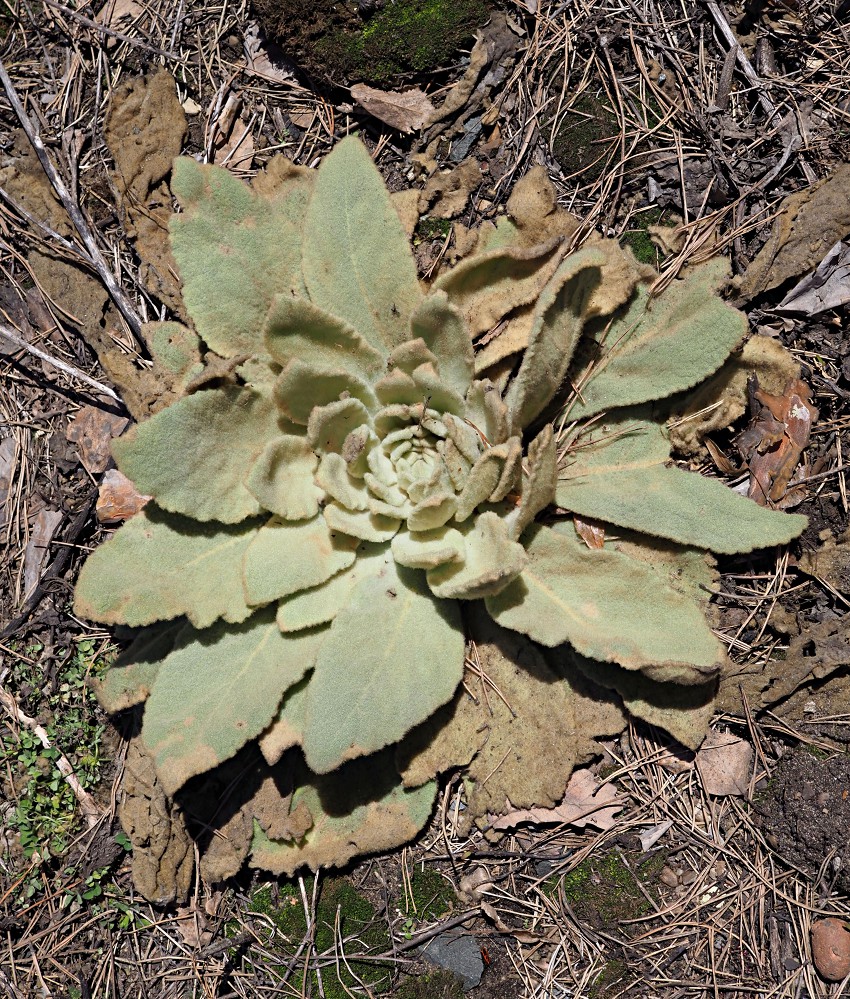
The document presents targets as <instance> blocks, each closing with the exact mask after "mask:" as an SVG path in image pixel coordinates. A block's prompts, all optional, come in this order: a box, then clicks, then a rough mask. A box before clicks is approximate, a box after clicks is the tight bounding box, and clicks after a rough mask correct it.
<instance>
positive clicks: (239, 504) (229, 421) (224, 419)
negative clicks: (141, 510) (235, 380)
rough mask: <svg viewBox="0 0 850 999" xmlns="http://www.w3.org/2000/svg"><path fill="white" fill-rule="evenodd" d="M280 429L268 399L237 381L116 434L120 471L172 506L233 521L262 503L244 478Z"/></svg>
mask: <svg viewBox="0 0 850 999" xmlns="http://www.w3.org/2000/svg"><path fill="white" fill-rule="evenodd" d="M279 436H280V430H279V429H278V421H277V409H276V407H275V405H274V403H273V402H272V400H271V398H270V397H269V396H267V395H265V394H263V393H260V392H256V391H255V390H253V389H248V388H239V387H237V386H235V385H231V386H227V387H226V388H222V389H210V390H208V391H204V392H198V393H197V394H196V395H190V396H187V397H186V398H184V399H180V400H178V401H177V402H176V403H174V405H173V406H169V407H168V408H167V409H163V410H162V411H161V412H159V413H157V414H156V415H155V416H152V417H151V418H150V419H149V420H146V421H145V422H144V423H141V424H139V425H138V426H137V427H134V428H133V429H132V430H131V431H130V432H129V433H128V434H125V436H124V437H122V438H120V439H119V440H117V441H115V443H114V444H113V447H112V450H113V453H114V455H115V461H116V463H117V464H118V467H119V468H120V469H121V471H122V472H123V473H124V474H125V475H126V476H127V477H128V478H130V479H132V480H133V482H134V484H135V486H136V488H137V489H138V490H139V492H141V493H147V494H149V495H151V496H153V497H154V498H155V499H156V501H157V503H158V505H159V506H161V507H162V508H163V509H164V510H169V511H171V512H172V513H182V514H186V515H187V516H189V517H193V518H194V519H195V520H204V521H206V520H218V521H221V522H222V523H224V524H236V523H238V522H239V521H240V520H244V519H245V518H246V517H253V516H256V515H257V514H258V513H259V512H260V510H261V507H260V504H259V503H258V502H257V500H256V498H255V497H254V496H252V495H251V493H250V492H249V490H248V488H247V486H246V485H245V482H246V480H247V478H248V475H249V473H250V471H251V468H252V466H253V465H254V463H255V462H256V460H257V459H258V458H259V456H260V454H261V453H262V451H263V449H264V448H265V447H266V445H267V444H269V443H270V442H271V441H272V440H274V439H275V438H276V437H279Z"/></svg>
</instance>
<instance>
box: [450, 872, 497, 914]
mask: <svg viewBox="0 0 850 999" xmlns="http://www.w3.org/2000/svg"><path fill="white" fill-rule="evenodd" d="M492 887H493V881H492V880H491V878H490V873H489V871H488V870H487V868H486V867H475V868H473V870H471V871H470V872H469V874H465V875H464V876H463V877H462V878H461V879H460V884H459V885H458V888H457V897H458V899H460V901H461V902H462V903H463V904H464V905H477V904H478V903H479V902H480V901H481V897H482V896H483V895H484V893H485V892H486V891H489V890H490V889H491V888H492Z"/></svg>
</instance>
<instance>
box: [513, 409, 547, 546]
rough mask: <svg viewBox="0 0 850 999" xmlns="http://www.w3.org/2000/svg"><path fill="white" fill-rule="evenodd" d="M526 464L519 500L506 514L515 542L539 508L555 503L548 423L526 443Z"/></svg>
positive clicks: (538, 511) (543, 508)
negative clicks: (512, 509)
mask: <svg viewBox="0 0 850 999" xmlns="http://www.w3.org/2000/svg"><path fill="white" fill-rule="evenodd" d="M526 464H527V467H528V475H527V476H525V477H524V478H523V480H522V499H521V500H520V505H519V508H518V509H517V511H516V514H514V515H512V516H510V517H509V520H510V521H511V537H512V538H513V540H514V541H519V539H520V537H522V533H523V531H524V530H525V529H526V527H528V525H529V524H530V523H531V522H532V521H533V520H534V518H535V517H536V516H537V514H538V513H540V511H541V510H545V509H546V507H547V506H549V504H550V503H554V502H555V485H556V482H557V474H558V456H557V451H556V447H555V434H554V432H553V430H552V424H551V423H547V424H546V426H545V427H544V428H543V429H542V430H541V431H540V433H539V434H538V435H537V436H536V437H535V438H534V440H533V441H532V442H531V444H529V446H528V461H527V463H526Z"/></svg>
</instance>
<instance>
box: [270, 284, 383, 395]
mask: <svg viewBox="0 0 850 999" xmlns="http://www.w3.org/2000/svg"><path fill="white" fill-rule="evenodd" d="M265 344H266V349H267V350H268V352H269V354H270V355H271V356H272V358H273V359H274V360H275V361H277V362H278V364H281V365H285V364H286V363H287V361H290V360H293V359H297V360H300V361H304V362H305V363H306V364H311V365H314V366H315V367H317V368H329V369H330V370H332V371H333V370H336V369H339V370H341V371H347V372H348V373H349V374H351V375H354V376H355V378H359V379H360V381H364V382H367V383H371V382H372V381H374V379H375V378H376V377H377V376H378V375H380V374H381V373H382V371H383V369H384V363H385V354H386V352H385V351H383V350H380V349H376V348H375V347H373V346H372V345H371V344H369V343H368V342H367V341H366V340H364V339H363V337H362V336H361V335H360V334H359V333H358V332H357V330H355V329H354V327H353V326H351V325H350V324H349V323H347V322H346V321H345V320H344V319H340V318H339V317H337V316H335V315H333V314H332V313H330V312H326V311H325V310H324V309H320V308H319V307H318V306H317V305H316V304H315V303H313V302H308V301H307V300H306V299H304V298H290V297H289V296H287V295H277V296H276V297H275V300H274V302H273V304H272V308H271V311H270V312H269V314H268V317H267V319H266V324H265Z"/></svg>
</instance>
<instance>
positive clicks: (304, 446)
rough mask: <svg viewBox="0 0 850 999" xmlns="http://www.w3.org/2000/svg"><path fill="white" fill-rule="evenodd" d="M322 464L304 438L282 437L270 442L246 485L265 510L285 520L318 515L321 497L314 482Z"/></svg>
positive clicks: (252, 470) (302, 518)
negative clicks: (318, 467)
mask: <svg viewBox="0 0 850 999" xmlns="http://www.w3.org/2000/svg"><path fill="white" fill-rule="evenodd" d="M318 464H319V459H318V458H317V457H316V455H315V454H314V452H313V449H312V448H311V447H310V445H309V444H308V443H307V441H306V440H305V439H304V438H303V437H294V436H290V435H288V436H286V437H280V438H278V440H276V441H272V442H271V444H269V445H267V447H266V449H265V450H264V451H263V453H262V454H261V455H260V457H259V458H258V459H257V462H256V464H255V465H254V467H253V468H252V469H251V473H250V475H249V476H248V478H247V480H246V483H245V484H246V486H247V487H248V490H249V491H250V493H251V495H252V496H254V498H255V499H256V500H257V502H258V503H259V504H260V506H261V507H262V508H263V509H264V510H270V511H271V512H272V513H276V514H278V515H279V516H281V517H283V518H284V520H304V519H306V518H308V517H315V516H316V514H317V513H318V512H319V499H320V497H321V490H319V489H318V488H317V487H316V485H315V483H314V481H313V474H314V472H315V471H316V468H317V466H318Z"/></svg>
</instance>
